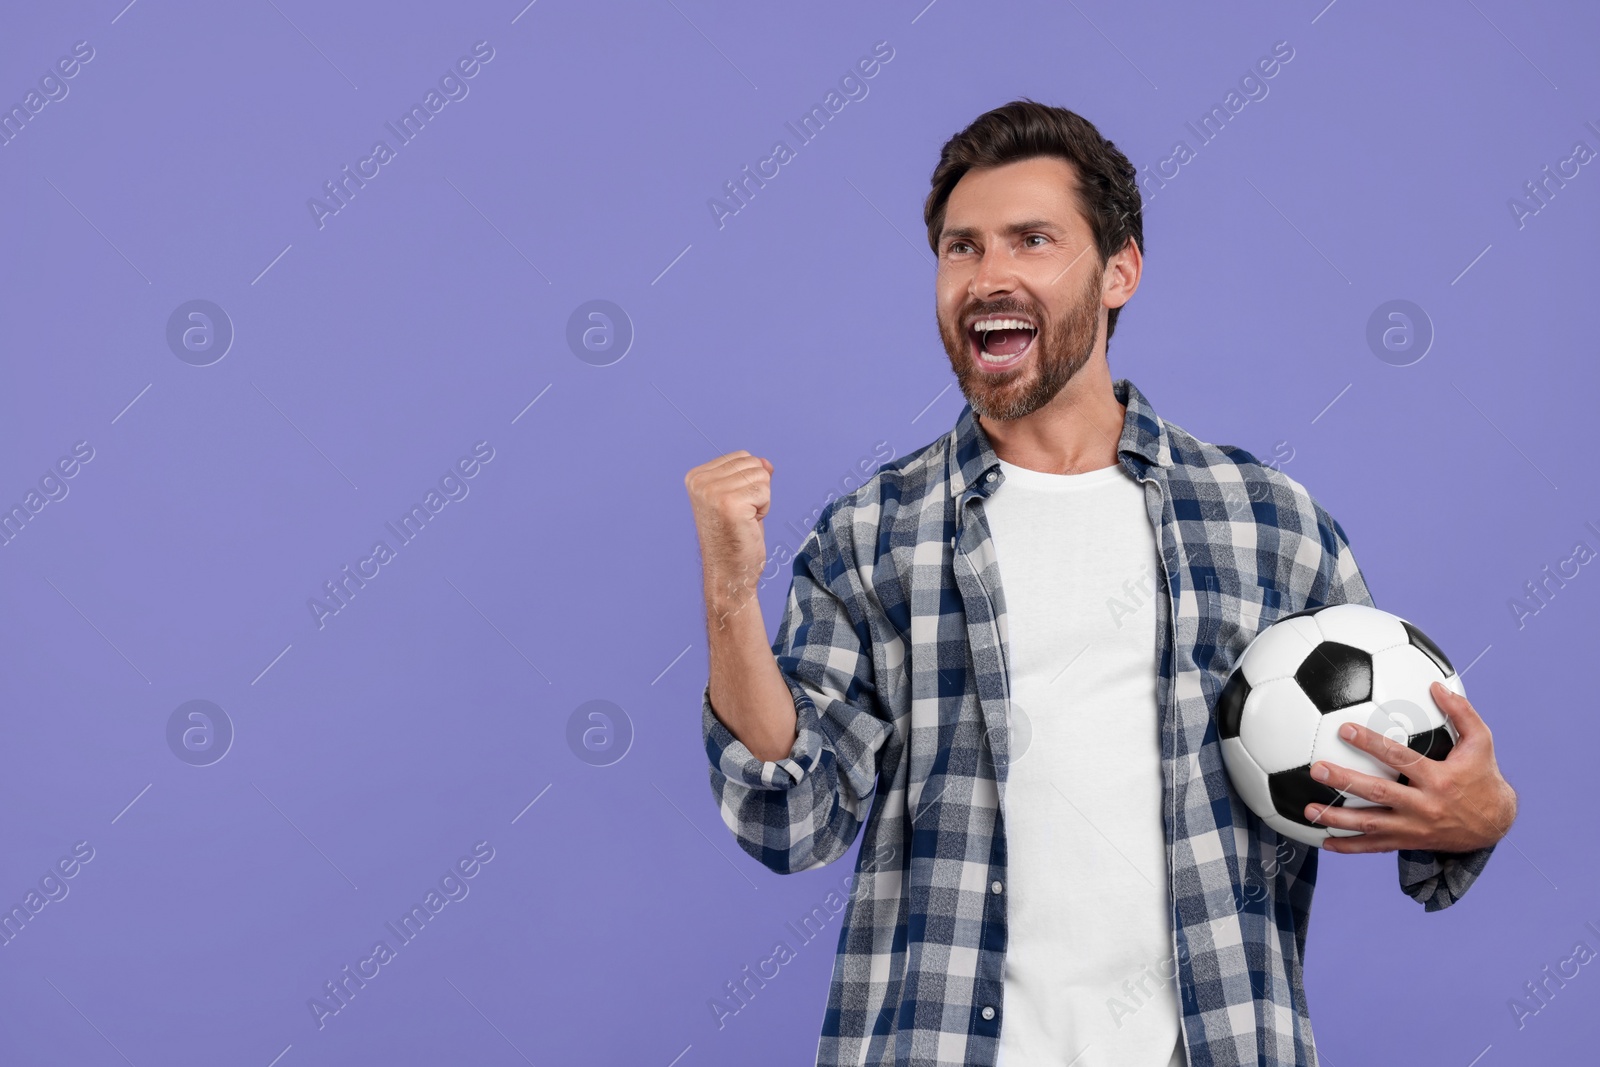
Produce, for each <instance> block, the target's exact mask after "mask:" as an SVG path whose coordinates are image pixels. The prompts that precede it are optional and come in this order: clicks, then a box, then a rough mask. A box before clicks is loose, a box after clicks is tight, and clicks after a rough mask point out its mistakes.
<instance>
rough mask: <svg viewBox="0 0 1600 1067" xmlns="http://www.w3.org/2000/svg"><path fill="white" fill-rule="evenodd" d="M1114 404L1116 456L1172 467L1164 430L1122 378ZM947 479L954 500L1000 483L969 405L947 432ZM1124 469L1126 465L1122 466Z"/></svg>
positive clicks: (993, 459)
mask: <svg viewBox="0 0 1600 1067" xmlns="http://www.w3.org/2000/svg"><path fill="white" fill-rule="evenodd" d="M1111 391H1112V393H1113V394H1114V395H1115V396H1116V398H1117V402H1118V403H1120V404H1124V405H1126V406H1127V412H1126V413H1125V414H1124V415H1123V419H1122V436H1121V437H1120V438H1119V439H1118V441H1117V454H1118V455H1119V456H1124V455H1126V456H1129V457H1132V458H1133V459H1136V460H1140V461H1142V462H1143V463H1144V464H1146V465H1149V464H1154V465H1155V466H1158V467H1170V466H1172V447H1171V444H1170V442H1169V440H1168V435H1167V426H1166V423H1164V422H1163V421H1162V420H1161V417H1160V416H1159V415H1157V414H1156V412H1155V409H1154V408H1152V407H1151V406H1150V401H1148V400H1146V399H1145V395H1144V394H1143V393H1141V392H1139V390H1138V389H1137V388H1136V387H1135V386H1134V384H1133V383H1132V382H1131V381H1129V380H1128V379H1126V378H1118V379H1116V380H1115V381H1114V382H1112V383H1111ZM950 437H951V448H950V451H949V459H948V468H947V477H948V479H949V482H950V493H951V495H952V496H954V497H955V498H956V499H957V500H960V501H963V502H964V501H965V498H966V497H967V496H969V495H973V494H981V495H983V496H988V495H989V493H990V492H992V491H993V490H994V489H995V488H996V487H997V486H998V485H999V483H1000V481H1001V480H1002V475H1001V474H1000V457H999V456H998V455H996V454H995V451H994V446H993V445H991V444H990V443H989V435H988V434H987V433H986V432H984V429H983V427H982V425H980V424H979V422H978V416H977V413H976V412H974V411H973V410H972V402H971V401H968V402H967V403H965V404H963V405H962V408H961V415H960V416H959V417H958V418H957V419H956V425H955V429H954V430H952V431H951V434H950ZM1125 465H1126V464H1125Z"/></svg>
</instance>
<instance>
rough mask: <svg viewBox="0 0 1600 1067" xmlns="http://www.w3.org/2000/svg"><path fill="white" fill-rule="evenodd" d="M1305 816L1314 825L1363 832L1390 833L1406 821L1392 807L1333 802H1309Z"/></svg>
mask: <svg viewBox="0 0 1600 1067" xmlns="http://www.w3.org/2000/svg"><path fill="white" fill-rule="evenodd" d="M1305 817H1306V818H1307V819H1310V820H1311V823H1312V825H1314V826H1323V827H1331V828H1332V829H1335V830H1355V831H1357V832H1358V833H1362V834H1381V833H1389V832H1391V831H1393V830H1396V829H1399V828H1400V827H1401V826H1402V825H1403V822H1404V821H1403V819H1402V818H1401V816H1399V815H1396V814H1395V813H1394V811H1393V809H1391V808H1347V807H1344V806H1343V805H1332V804H1327V805H1324V804H1307V805H1306V807H1305Z"/></svg>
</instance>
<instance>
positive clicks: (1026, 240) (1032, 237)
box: [1022, 233, 1048, 248]
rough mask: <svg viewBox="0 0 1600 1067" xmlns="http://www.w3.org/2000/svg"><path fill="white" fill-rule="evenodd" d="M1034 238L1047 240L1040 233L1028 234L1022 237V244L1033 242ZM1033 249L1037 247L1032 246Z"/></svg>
mask: <svg viewBox="0 0 1600 1067" xmlns="http://www.w3.org/2000/svg"><path fill="white" fill-rule="evenodd" d="M1035 237H1037V238H1038V239H1039V240H1041V241H1044V240H1048V238H1046V237H1045V235H1044V234H1042V233H1030V234H1028V236H1026V237H1024V238H1023V239H1022V240H1023V242H1024V243H1027V242H1028V241H1031V240H1033V239H1034V238H1035ZM1033 247H1035V248H1037V247H1039V246H1038V245H1034V246H1033Z"/></svg>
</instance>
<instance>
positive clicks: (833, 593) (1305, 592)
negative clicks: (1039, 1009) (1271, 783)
mask: <svg viewBox="0 0 1600 1067" xmlns="http://www.w3.org/2000/svg"><path fill="white" fill-rule="evenodd" d="M1113 388H1114V390H1115V392H1116V396H1117V399H1118V400H1119V401H1120V402H1122V403H1124V404H1126V405H1127V414H1126V417H1125V419H1124V422H1123V428H1122V436H1121V439H1120V440H1119V442H1118V448H1117V453H1118V456H1117V459H1118V462H1119V463H1120V465H1121V466H1122V469H1123V470H1124V471H1125V472H1126V473H1127V474H1128V476H1129V477H1131V478H1134V479H1136V480H1137V481H1139V482H1140V483H1142V484H1143V486H1144V490H1145V502H1146V509H1147V511H1148V512H1149V516H1150V522H1151V526H1152V528H1153V529H1154V530H1155V532H1156V536H1157V542H1158V545H1159V546H1160V551H1161V556H1162V567H1161V568H1160V569H1161V571H1162V572H1163V573H1162V580H1163V588H1164V589H1165V591H1166V592H1165V594H1164V595H1158V596H1157V597H1156V598H1155V602H1156V605H1157V621H1156V632H1157V633H1158V634H1159V635H1160V649H1159V653H1160V659H1159V662H1160V674H1159V678H1158V683H1159V684H1158V693H1159V694H1160V711H1161V724H1162V725H1161V765H1162V773H1163V792H1164V796H1165V818H1164V819H1163V822H1164V824H1165V837H1166V847H1167V868H1168V872H1169V884H1168V892H1169V899H1170V904H1171V908H1172V911H1171V924H1172V927H1173V942H1172V949H1173V957H1172V958H1174V959H1176V960H1177V963H1178V988H1179V991H1180V993H1181V1005H1182V1019H1181V1022H1182V1033H1183V1041H1184V1044H1185V1046H1186V1047H1187V1049H1188V1059H1189V1063H1190V1064H1191V1067H1233V1065H1235V1064H1262V1065H1284V1067H1287V1065H1290V1064H1294V1065H1305V1067H1311V1065H1314V1064H1316V1062H1317V1057H1316V1052H1315V1047H1314V1043H1313V1039H1312V1033H1311V1021H1310V1017H1309V1015H1308V1013H1307V1009H1306V998H1305V991H1304V988H1303V986H1302V982H1301V979H1302V975H1301V959H1302V957H1303V955H1304V952H1305V937H1306V923H1307V920H1308V919H1309V917H1310V910H1311V894H1312V889H1313V887H1314V885H1315V882H1316V873H1317V860H1318V856H1319V852H1318V850H1316V849H1312V848H1307V847H1305V846H1301V845H1296V844H1295V843H1294V842H1291V841H1289V840H1288V839H1286V838H1283V837H1280V836H1279V835H1278V834H1277V832H1276V831H1274V830H1272V829H1271V828H1270V827H1268V826H1267V825H1265V824H1264V823H1263V822H1262V821H1261V820H1260V819H1259V818H1257V817H1256V816H1255V815H1254V814H1253V813H1252V812H1251V811H1250V810H1249V809H1248V808H1247V807H1245V805H1244V803H1243V801H1242V800H1241V799H1240V798H1239V795H1238V793H1237V792H1235V791H1234V790H1233V788H1232V786H1231V784H1230V783H1229V781H1228V776H1227V772H1226V770H1225V769H1224V767H1223V763H1222V751H1221V748H1220V747H1219V745H1218V740H1217V729H1216V725H1215V722H1214V720H1213V717H1212V710H1211V709H1212V708H1213V707H1214V706H1215V704H1216V700H1217V695H1218V692H1219V691H1220V689H1221V687H1222V683H1223V682H1224V681H1225V680H1226V678H1227V675H1228V671H1229V670H1230V668H1232V666H1233V664H1234V662H1235V660H1237V658H1238V657H1239V655H1240V654H1241V653H1242V652H1243V651H1244V648H1245V646H1246V645H1247V644H1249V642H1250V639H1251V638H1253V637H1254V636H1255V635H1256V634H1257V633H1258V632H1259V631H1260V630H1261V629H1263V628H1264V627H1265V626H1267V625H1268V624H1269V623H1271V622H1273V621H1274V620H1275V619H1277V618H1280V617H1281V616H1283V615H1287V614H1289V613H1291V612H1294V611H1298V610H1300V609H1302V608H1306V607H1315V606H1317V605H1321V604H1338V603H1345V602H1354V603H1361V604H1371V603H1372V598H1371V595H1370V594H1369V593H1368V591H1367V586H1366V583H1365V581H1364V579H1363V578H1362V576H1361V572H1360V570H1359V569H1358V568H1357V566H1356V562H1355V559H1354V557H1353V556H1352V554H1351V551H1350V546H1349V545H1348V543H1347V542H1346V538H1345V535H1344V531H1343V529H1341V528H1340V526H1339V524H1338V523H1337V522H1335V521H1334V520H1333V518H1332V517H1331V516H1330V515H1328V513H1327V512H1326V511H1324V510H1323V509H1322V507H1321V505H1319V504H1318V503H1316V501H1314V500H1313V499H1312V497H1311V496H1310V494H1309V493H1307V492H1306V490H1305V489H1304V488H1303V487H1302V486H1300V485H1299V483H1297V482H1295V481H1294V480H1293V479H1291V478H1289V477H1288V476H1286V475H1284V474H1283V473H1282V472H1280V471H1278V470H1275V469H1272V468H1269V467H1267V466H1264V465H1263V464H1262V463H1260V462H1259V461H1257V460H1256V458H1255V457H1254V456H1252V455H1250V453H1248V452H1245V451H1243V450H1242V449H1238V448H1232V447H1228V446H1222V445H1212V444H1207V443H1205V442H1203V441H1199V440H1197V439H1195V438H1194V437H1192V436H1190V435H1189V434H1188V433H1186V432H1184V431H1183V430H1182V429H1180V428H1179V427H1177V426H1175V425H1173V424H1172V423H1169V422H1165V421H1163V420H1162V419H1161V418H1159V417H1157V415H1156V413H1155V412H1154V411H1153V410H1152V409H1151V407H1150V404H1149V402H1148V401H1147V400H1146V399H1145V397H1144V395H1143V394H1142V393H1140V392H1139V391H1138V390H1137V389H1136V388H1134V386H1133V385H1132V384H1131V383H1130V382H1128V381H1126V380H1118V381H1117V382H1116V383H1115V384H1114V386H1113ZM1004 478H1005V475H1004V473H1003V472H1002V471H1001V470H1000V469H999V461H998V457H997V456H996V455H995V452H994V450H993V448H992V447H991V445H990V443H989V440H988V435H987V434H986V433H984V431H983V429H982V427H981V426H980V425H979V424H978V421H977V419H976V417H975V416H974V414H973V411H972V406H971V404H967V405H965V406H964V407H963V409H962V411H961V415H960V417H959V419H958V420H957V422H956V426H955V429H954V430H953V431H951V432H950V433H948V434H946V435H944V436H943V437H941V438H939V439H937V440H935V441H933V442H931V443H929V444H928V445H926V446H924V447H923V448H921V449H918V450H917V451H915V452H913V453H911V454H910V455H907V456H905V457H903V458H901V459H900V460H898V461H896V462H893V463H890V464H888V465H886V466H884V467H883V468H881V469H880V470H879V471H878V472H877V473H876V474H874V476H873V477H872V478H871V479H870V480H869V481H868V482H867V483H866V484H865V485H863V486H862V487H861V488H859V489H857V490H856V491H855V492H853V493H851V494H850V495H849V496H847V497H843V498H840V499H837V500H834V501H831V502H830V503H829V504H828V506H827V507H826V508H825V509H824V510H823V512H822V514H821V517H820V518H819V519H818V521H817V524H816V526H815V527H814V528H813V530H812V531H811V533H810V534H809V536H808V537H807V538H806V540H805V542H804V544H803V545H802V547H801V549H800V551H799V553H798V554H797V555H796V556H795V560H794V571H793V582H792V585H791V587H790V590H789V597H788V602H787V605H786V608H785V611H784V616H783V622H782V624H781V626H780V627H779V630H778V636H777V640H776V641H775V642H774V644H773V653H774V655H775V656H776V657H777V663H778V667H779V669H780V671H781V672H782V674H783V677H784V679H785V680H786V681H787V683H788V685H789V688H790V689H791V690H792V691H793V694H794V701H795V710H796V712H797V715H798V723H797V732H798V737H797V738H796V740H795V743H794V747H793V749H792V750H791V751H790V753H789V756H788V757H787V758H785V759H781V760H778V761H775V762H771V761H762V760H759V759H756V758H755V757H754V756H752V755H751V753H750V751H749V750H748V749H747V748H746V747H745V746H744V745H743V744H741V743H740V742H739V741H738V740H737V739H736V738H735V737H734V736H733V734H732V733H731V732H730V731H729V730H728V729H727V727H726V726H724V725H723V724H722V722H721V721H720V720H719V719H718V718H717V717H716V715H715V713H714V712H713V711H712V708H711V700H710V694H711V690H710V685H709V684H708V685H707V686H706V690H705V693H704V694H703V697H702V709H701V719H702V729H703V734H704V739H705V745H706V753H707V755H708V756H709V758H710V763H711V767H710V776H711V787H712V791H713V792H714V794H715V796H716V799H717V803H718V805H719V806H720V809H721V813H722V819H723V821H724V822H725V823H726V824H727V825H728V827H729V828H730V829H731V830H732V831H733V833H734V835H735V836H736V838H737V839H738V842H739V845H740V846H741V847H742V848H743V849H744V850H745V851H746V852H748V853H750V855H752V856H754V857H755V858H756V859H758V860H760V861H761V863H763V864H764V865H765V866H767V867H769V868H771V869H772V870H773V871H776V872H778V873H780V874H787V873H792V872H796V871H806V870H812V869H814V868H817V867H821V866H822V865H824V864H827V863H831V862H832V861H834V860H837V859H838V858H839V857H841V856H843V855H844V854H845V853H846V852H847V851H848V850H849V849H850V846H851V845H852V844H853V843H854V841H855V839H856V836H857V834H858V833H859V832H862V829H863V826H864V827H865V831H864V835H863V840H862V844H861V849H860V851H859V853H858V856H857V862H856V867H855V876H854V880H853V882H852V883H851V885H852V889H851V892H850V897H849V900H848V902H847V904H846V909H845V914H844V922H843V925H842V928H841V930H840V932H839V944H838V954H837V956H836V958H835V960H834V968H833V979H832V984H831V987H830V990H829V994H828V1008H827V1013H826V1015H825V1016H824V1018H823V1024H822V1036H821V1040H820V1042H819V1044H818V1047H817V1063H818V1064H819V1065H833V1064H895V1065H897V1067H913V1065H917V1067H920V1065H933V1064H985V1065H992V1064H993V1063H994V1062H995V1057H996V1054H997V1051H998V1048H999V1043H1000V1042H999V1036H1000V1027H1001V1026H1002V1025H1004V1023H1005V1005H1004V1004H1003V1003H1002V992H1003V973H1004V972H1003V967H1004V962H1005V951H1006V936H1007V933H1006V895H1005V893H1004V891H1003V890H1004V885H1005V879H1006V836H1005V823H1004V811H1005V795H1006V767H1007V765H1008V749H1009V744H1010V731H1009V728H1008V723H1007V700H1008V680H1007V673H1006V609H1005V597H1004V596H1003V594H1002V591H1001V586H1000V573H999V566H998V563H997V560H996V555H995V549H994V543H993V541H992V540H991V538H990V534H989V529H988V525H987V522H986V520H985V518H984V508H983V502H984V500H985V499H986V498H987V497H988V496H989V494H990V493H993V492H994V491H995V490H996V489H998V488H999V487H1000V485H1001V484H1003V481H1004ZM1492 851H1493V846H1492V845H1491V846H1489V847H1487V848H1484V849H1480V850H1478V851H1475V852H1470V853H1463V854H1446V853H1433V852H1423V851H1400V852H1399V853H1398V859H1399V875H1400V888H1401V889H1402V890H1403V891H1404V892H1405V893H1407V894H1408V895H1409V896H1411V897H1413V898H1414V899H1416V900H1417V901H1419V902H1420V903H1422V904H1423V905H1424V906H1425V908H1426V909H1427V910H1428V911H1436V910H1438V909H1440V908H1444V907H1448V906H1449V905H1450V904H1452V903H1453V902H1454V901H1455V900H1456V899H1457V898H1459V897H1460V896H1461V894H1462V893H1464V892H1465V891H1466V890H1467V887H1468V886H1470V885H1471V884H1472V882H1473V881H1474V880H1475V879H1476V878H1477V876H1478V874H1479V873H1480V872H1481V871H1482V870H1483V868H1484V865H1485V864H1486V863H1487V862H1488V859H1489V855H1490V853H1491V852H1492ZM1169 973H1170V972H1169Z"/></svg>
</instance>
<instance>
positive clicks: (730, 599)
mask: <svg viewBox="0 0 1600 1067" xmlns="http://www.w3.org/2000/svg"><path fill="white" fill-rule="evenodd" d="M683 484H684V486H685V487H686V488H687V489H688V490H689V502H690V504H691V505H692V506H693V508H694V525H695V530H696V532H697V533H698V534H699V536H700V562H701V567H702V569H703V570H704V572H705V592H706V607H707V608H708V610H709V611H710V613H711V615H713V616H714V617H716V618H717V619H718V621H719V623H721V622H725V621H726V619H727V617H728V616H729V615H732V614H734V613H736V612H738V611H739V610H740V609H741V608H743V607H744V605H745V604H747V603H750V602H752V601H753V600H754V598H755V592H756V582H757V579H759V578H760V576H761V571H762V569H763V568H764V567H765V566H766V559H767V539H766V533H765V530H764V528H763V527H762V520H763V519H765V518H766V517H767V512H768V511H770V510H771V508H772V464H771V463H770V462H768V461H767V460H765V459H763V458H761V457H760V456H752V455H751V454H750V453H749V452H746V451H745V450H743V449H740V450H739V451H737V452H729V453H727V454H726V455H722V456H718V457H717V458H716V459H713V460H710V461H709V462H706V463H702V464H701V465H700V466H698V467H695V468H694V469H693V470H691V471H690V472H689V473H688V474H686V475H685V476H684V479H683Z"/></svg>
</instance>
